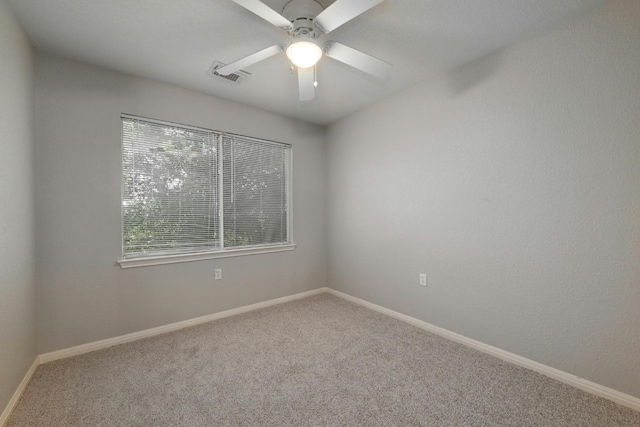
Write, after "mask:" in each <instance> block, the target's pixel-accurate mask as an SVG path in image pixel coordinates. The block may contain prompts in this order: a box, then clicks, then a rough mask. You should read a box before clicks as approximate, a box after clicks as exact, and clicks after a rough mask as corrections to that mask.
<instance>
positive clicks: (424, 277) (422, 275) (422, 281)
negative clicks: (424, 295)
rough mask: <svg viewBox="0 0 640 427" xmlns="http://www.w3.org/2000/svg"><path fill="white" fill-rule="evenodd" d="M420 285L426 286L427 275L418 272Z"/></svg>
mask: <svg viewBox="0 0 640 427" xmlns="http://www.w3.org/2000/svg"><path fill="white" fill-rule="evenodd" d="M420 286H427V275H426V274H424V273H420Z"/></svg>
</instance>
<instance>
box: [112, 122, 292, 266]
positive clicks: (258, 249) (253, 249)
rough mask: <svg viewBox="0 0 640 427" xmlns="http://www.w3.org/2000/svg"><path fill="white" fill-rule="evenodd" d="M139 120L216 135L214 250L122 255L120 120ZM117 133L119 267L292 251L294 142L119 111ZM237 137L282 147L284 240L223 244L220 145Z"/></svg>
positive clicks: (122, 170)
mask: <svg viewBox="0 0 640 427" xmlns="http://www.w3.org/2000/svg"><path fill="white" fill-rule="evenodd" d="M124 119H130V120H140V121H144V122H150V123H154V124H158V125H163V126H171V127H177V128H182V129H191V130H195V131H199V132H208V133H211V134H213V135H215V136H216V139H217V141H216V150H218V151H217V152H218V159H217V161H218V188H217V189H216V197H217V199H218V206H219V209H218V230H219V239H220V242H219V249H215V250H207V251H194V252H185V253H176V254H157V255H153V254H151V255H142V256H140V255H137V256H133V257H129V258H125V242H124V223H125V221H124V205H123V201H124V197H125V185H124V180H123V178H122V177H123V176H124V161H123V156H124V151H123V150H124V144H123V140H122V129H123V120H124ZM119 124H120V134H121V142H120V148H121V150H122V151H121V153H120V186H121V189H120V241H121V258H120V259H119V260H118V261H117V263H118V264H119V265H120V267H121V268H132V267H146V266H152V265H163V264H175V263H181V262H190V261H201V260H206V259H216V258H228V257H236V256H246V255H258V254H267V253H273V252H285V251H292V250H294V249H295V248H296V246H297V245H296V244H295V243H294V239H293V174H292V172H293V146H292V145H291V144H287V143H283V142H278V141H271V140H267V139H263V138H255V137H251V136H246V135H240V134H236V133H231V132H223V131H218V130H213V129H207V128H203V127H198V126H192V125H185V124H181V123H176V122H169V121H164V120H158V119H151V118H147V117H142V116H136V115H131V114H125V113H122V114H121V115H120V121H119ZM234 136H236V137H239V138H243V139H245V140H246V139H248V140H252V141H256V142H258V143H261V144H273V145H277V146H280V147H285V148H286V150H285V189H286V198H287V202H286V210H287V241H286V242H281V243H268V244H258V245H250V246H244V247H230V248H225V247H224V215H223V212H224V200H223V199H224V197H223V180H224V179H223V168H222V162H223V156H222V146H223V138H225V137H232V138H233V137H234Z"/></svg>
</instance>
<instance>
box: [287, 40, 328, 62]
mask: <svg viewBox="0 0 640 427" xmlns="http://www.w3.org/2000/svg"><path fill="white" fill-rule="evenodd" d="M287 57H288V58H289V59H290V60H291V62H293V64H294V65H295V66H296V67H299V68H309V67H313V66H314V65H316V63H317V62H318V61H319V60H320V58H322V48H320V46H318V45H317V44H315V43H313V42H310V41H297V42H294V43H291V44H290V45H289V47H288V48H287Z"/></svg>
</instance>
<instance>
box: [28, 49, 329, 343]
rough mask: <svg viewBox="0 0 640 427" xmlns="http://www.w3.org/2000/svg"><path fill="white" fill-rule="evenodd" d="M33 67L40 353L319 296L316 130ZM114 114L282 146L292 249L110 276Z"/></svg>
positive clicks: (100, 76)
mask: <svg viewBox="0 0 640 427" xmlns="http://www.w3.org/2000/svg"><path fill="white" fill-rule="evenodd" d="M36 65H37V72H36V85H35V88H36V89H35V90H36V120H37V124H38V126H37V130H36V141H37V148H36V165H37V192H36V200H37V212H38V213H37V224H38V275H39V277H38V281H39V289H40V294H39V296H40V297H39V301H40V314H39V322H40V328H39V331H40V337H39V344H40V347H39V350H40V352H48V351H52V350H57V349H62V348H67V347H70V346H74V345H78V344H83V343H87V342H91V341H95V340H99V339H104V338H109V337H113V336H117V335H122V334H126V333H130V332H134V331H139V330H143V329H147V328H151V327H155V326H160V325H165V324H168V323H172V322H176V321H180V320H185V319H190V318H193V317H197V316H202V315H206V314H211V313H215V312H219V311H222V310H226V309H231V308H235V307H239V306H243V305H247V304H252V303H257V302H261V301H265V300H269V299H272V298H277V297H282V296H287V295H291V294H295V293H298V292H303V291H307V290H311V289H316V288H320V287H323V286H325V265H326V262H325V261H326V259H325V254H326V245H325V210H324V207H323V206H324V204H325V189H326V188H325V171H326V165H325V158H326V156H325V144H324V138H325V133H324V129H323V128H321V127H316V126H312V125H309V124H305V123H302V122H299V121H295V120H291V119H286V118H283V117H280V116H278V115H274V114H271V113H267V112H264V111H261V110H257V109H254V108H249V107H245V106H241V105H239V104H235V103H232V102H228V101H223V100H220V99H216V98H213V97H210V96H206V95H202V94H198V93H196V92H192V91H189V90H185V89H181V88H177V87H174V86H168V85H164V84H160V83H157V82H153V81H150V80H145V79H141V78H136V77H131V76H127V75H123V74H119V73H116V72H113V71H107V70H105V69H101V68H96V67H92V66H89V65H84V64H80V63H77V62H72V61H69V60H66V59H61V58H58V57H54V56H50V55H47V54H42V53H38V55H37V58H36ZM238 90H241V88H239V89H238ZM121 113H130V114H135V115H140V116H144V117H151V118H156V119H162V120H167V121H173V122H178V123H185V124H190V125H195V126H202V127H205V128H210V129H216V130H222V131H228V132H234V133H239V134H244V135H249V136H255V137H261V138H266V139H271V140H275V141H282V142H286V143H291V144H293V155H294V194H293V197H294V238H295V242H296V243H297V244H298V248H297V249H296V250H295V251H293V252H284V253H275V254H267V255H252V256H243V257H237V258H226V259H219V260H208V261H198V262H189V263H181V264H172V265H162V266H153V267H141V268H132V269H126V270H122V269H121V268H120V267H119V266H118V265H117V264H116V260H117V259H119V258H120V257H121V234H120V233H121V231H120V203H121V202H120V188H121V186H120V178H121V138H120V134H121V124H120V114H121ZM215 268H222V275H223V279H222V280H220V281H215V282H214V280H213V273H214V269H215Z"/></svg>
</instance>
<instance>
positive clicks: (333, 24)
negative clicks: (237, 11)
mask: <svg viewBox="0 0 640 427" xmlns="http://www.w3.org/2000/svg"><path fill="white" fill-rule="evenodd" d="M233 1H234V2H235V3H237V4H239V5H240V6H242V7H244V8H245V9H247V10H249V11H251V12H253V13H255V14H256V15H258V16H259V17H261V18H262V19H264V20H266V21H268V22H270V23H272V24H273V25H275V26H276V27H279V28H281V29H283V30H285V31H287V32H288V34H289V37H290V38H291V41H290V42H289V44H288V45H286V46H282V45H274V46H270V47H268V48H266V49H262V50H260V51H258V52H255V53H253V54H251V55H249V56H246V57H244V58H242V59H239V60H237V61H235V62H232V63H231V64H229V65H226V66H224V67H221V68H219V69H218V70H216V71H217V73H218V74H221V75H223V76H227V75H229V74H232V73H234V72H236V71H239V70H240V69H242V68H245V67H248V66H250V65H253V64H255V63H257V62H260V61H263V60H265V59H267V58H270V57H272V56H273V55H276V54H278V53H280V52H283V51H285V52H286V55H287V57H288V58H289V59H290V60H291V62H292V64H293V65H295V66H296V68H297V69H298V90H299V94H300V101H309V100H311V99H313V98H314V96H315V88H316V86H317V84H318V83H317V80H316V64H317V62H318V61H319V60H320V58H322V56H323V55H326V56H328V57H329V58H332V59H335V60H337V61H340V62H342V63H344V64H347V65H349V66H351V67H354V68H356V69H358V70H360V71H363V72H365V73H368V74H371V75H373V76H375V77H378V78H380V79H384V78H386V77H387V76H388V74H389V72H390V71H391V64H388V63H386V62H384V61H381V60H379V59H377V58H374V57H373V56H371V55H367V54H366V53H363V52H360V51H359V50H356V49H353V48H351V47H349V46H346V45H344V44H342V43H338V42H336V41H333V40H330V41H327V42H325V43H324V44H322V45H320V43H319V42H318V41H317V38H318V37H319V36H321V35H322V34H326V33H329V32H330V31H333V30H335V29H336V28H338V27H339V26H341V25H342V24H345V23H346V22H349V21H350V20H352V19H353V18H355V17H357V16H359V15H361V14H362V13H364V12H366V11H367V10H369V9H371V8H372V7H374V6H376V5H378V4H379V3H382V2H383V1H384V0H336V1H335V2H334V3H333V4H331V5H330V6H329V7H327V8H326V9H324V8H323V7H322V6H321V5H320V4H319V3H317V2H316V1H314V0H291V1H290V2H289V3H287V4H286V5H285V6H284V9H283V10H282V14H280V13H278V12H276V11H275V10H273V9H271V8H270V7H269V6H267V5H266V4H264V3H262V2H261V1H260V0H233Z"/></svg>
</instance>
